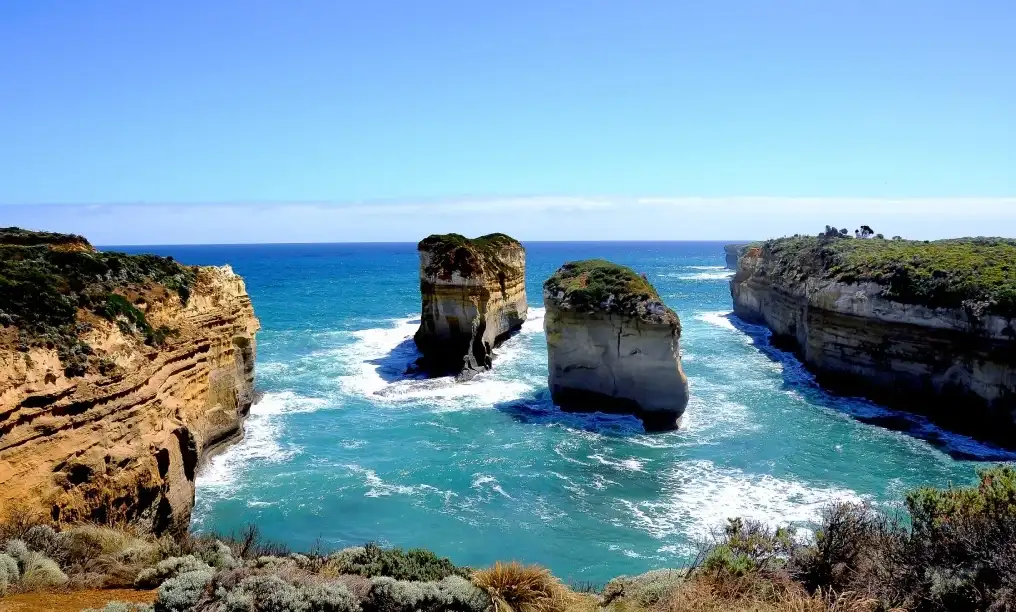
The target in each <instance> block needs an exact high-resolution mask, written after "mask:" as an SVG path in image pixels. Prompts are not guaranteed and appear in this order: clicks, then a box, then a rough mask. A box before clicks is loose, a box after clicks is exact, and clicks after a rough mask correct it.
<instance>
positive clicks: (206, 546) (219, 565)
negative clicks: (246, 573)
mask: <svg viewBox="0 0 1016 612" xmlns="http://www.w3.org/2000/svg"><path fill="white" fill-rule="evenodd" d="M193 554H194V556H196V557H197V558H198V559H200V560H201V561H204V562H205V563H207V564H208V565H210V566H212V567H213V568H215V569H217V570H230V569H235V568H237V567H240V562H239V561H237V560H236V558H235V557H233V550H232V549H231V548H230V547H229V546H227V545H226V544H225V543H223V542H222V541H221V540H212V541H210V542H205V543H202V544H200V545H198V546H197V547H196V548H195V550H194V553H193Z"/></svg>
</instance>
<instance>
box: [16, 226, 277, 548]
mask: <svg viewBox="0 0 1016 612" xmlns="http://www.w3.org/2000/svg"><path fill="white" fill-rule="evenodd" d="M0 270H2V273H0V276H3V277H5V278H6V280H7V281H8V283H7V285H6V287H5V288H4V293H3V295H2V296H0V314H2V318H0V519H2V518H3V516H2V515H3V514H5V513H9V512H10V511H13V510H15V509H18V508H20V509H24V510H26V511H28V512H30V513H45V514H46V515H47V516H49V517H50V518H52V519H53V520H56V521H59V522H66V523H77V522H82V521H98V522H112V523H133V524H135V525H137V526H139V527H141V528H143V529H146V530H151V531H154V532H156V533H162V532H175V533H182V532H185V531H186V530H187V529H188V527H189V524H190V514H191V509H192V507H193V504H194V479H195V473H196V470H197V469H198V468H199V466H200V464H201V462H202V461H203V460H204V459H205V458H206V457H207V456H208V454H209V453H210V452H211V451H212V450H213V449H215V448H216V447H218V446H221V445H222V444H224V443H226V442H229V441H230V440H233V439H236V438H238V437H239V436H240V434H241V433H242V421H243V418H244V416H246V414H247V413H248V411H249V409H250V406H251V403H252V402H253V399H254V355H255V333H256V332H257V330H258V327H259V325H258V320H257V318H255V316H254V310H253V308H252V306H251V301H250V297H249V296H248V295H247V291H246V289H245V288H244V282H243V279H242V278H240V277H239V276H237V275H236V274H234V273H233V271H232V270H231V269H229V267H228V266H224V267H221V268H217V267H201V268H197V267H192V266H183V265H180V264H179V263H176V262H174V261H173V260H172V259H168V258H161V257H155V256H150V255H125V254H122V253H99V252H96V251H95V250H94V249H93V248H91V245H89V244H88V242H87V241H85V240H84V239H83V238H81V237H78V236H65V235H59V234H45V233H39V232H27V231H25V230H18V229H16V228H6V229H0ZM5 511H6V512H5Z"/></svg>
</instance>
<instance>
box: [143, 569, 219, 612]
mask: <svg viewBox="0 0 1016 612" xmlns="http://www.w3.org/2000/svg"><path fill="white" fill-rule="evenodd" d="M206 567H207V566H206ZM211 581H212V570H211V569H205V570H196V571H191V572H186V573H182V574H180V575H179V576H176V577H175V578H170V579H169V580H167V581H165V582H163V583H162V586H160V587H159V595H158V598H157V599H156V600H155V611H154V612H187V611H189V610H190V609H191V608H193V607H194V606H195V605H196V604H197V603H198V600H199V599H201V595H202V594H203V593H204V591H205V587H206V586H208V583H210V582H211Z"/></svg>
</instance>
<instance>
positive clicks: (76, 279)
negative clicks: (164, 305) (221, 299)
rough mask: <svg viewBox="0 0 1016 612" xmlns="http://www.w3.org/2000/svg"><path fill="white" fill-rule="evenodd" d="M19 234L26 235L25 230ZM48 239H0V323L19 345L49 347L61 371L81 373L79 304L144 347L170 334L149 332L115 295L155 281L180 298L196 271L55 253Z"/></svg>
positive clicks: (160, 261) (163, 262) (157, 261)
mask: <svg viewBox="0 0 1016 612" xmlns="http://www.w3.org/2000/svg"><path fill="white" fill-rule="evenodd" d="M20 232H23V234H24V235H25V239H26V240H30V239H31V236H30V234H31V232H27V231H25V230H20ZM75 238H76V237H75ZM40 240H42V238H41V237H40ZM50 243H51V242H47V243H44V244H38V245H35V246H23V245H11V244H0V325H2V326H4V327H11V326H13V327H15V328H16V329H17V330H18V348H19V349H20V350H28V348H29V347H32V346H44V347H48V348H56V349H58V351H59V353H60V358H61V361H62V362H63V363H64V366H65V373H66V374H67V375H69V376H71V375H82V374H84V372H85V371H86V369H87V366H88V363H89V359H90V356H91V355H92V350H91V347H89V346H88V345H87V344H85V343H83V342H81V341H80V339H79V336H80V335H81V334H82V333H84V332H85V331H87V328H86V324H83V323H79V322H78V321H77V313H78V310H79V309H83V310H86V311H89V312H92V313H94V314H96V315H98V316H101V317H105V318H107V319H109V320H111V321H116V322H117V323H118V324H119V325H120V327H121V328H122V329H123V330H124V331H125V332H128V333H137V334H139V335H140V336H142V337H143V338H144V340H145V342H147V343H149V344H153V345H155V344H160V343H161V342H162V341H163V340H165V337H166V335H167V334H169V333H171V330H168V329H164V328H159V329H153V328H152V326H151V325H149V324H148V322H147V321H146V320H145V315H144V313H143V312H142V311H141V310H139V309H138V308H137V307H136V306H135V305H134V304H131V303H130V302H129V301H128V300H126V299H124V298H123V297H121V296H120V295H117V294H116V293H114V292H115V291H117V290H127V289H132V288H133V289H144V288H152V287H153V286H154V285H161V286H164V287H166V288H167V289H170V290H172V291H176V292H177V293H178V294H179V296H180V299H181V300H182V301H183V302H185V303H186V301H187V298H188V297H189V296H190V286H191V285H192V284H193V282H194V278H195V275H196V273H197V270H196V268H193V267H191V266H184V265H181V264H179V263H177V262H175V261H173V260H172V259H170V258H164V257H157V256H155V255H127V254H124V253H114V252H83V251H61V250H55V249H51V248H49V247H48V246H46V244H50Z"/></svg>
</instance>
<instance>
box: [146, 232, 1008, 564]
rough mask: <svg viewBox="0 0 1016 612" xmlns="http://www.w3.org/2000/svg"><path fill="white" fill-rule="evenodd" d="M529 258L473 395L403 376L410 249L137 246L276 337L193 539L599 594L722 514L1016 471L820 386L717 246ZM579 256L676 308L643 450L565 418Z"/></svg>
mask: <svg viewBox="0 0 1016 612" xmlns="http://www.w3.org/2000/svg"><path fill="white" fill-rule="evenodd" d="M527 249H528V259H527V262H528V293H529V301H530V307H531V308H530V313H529V317H530V318H529V320H528V321H527V322H526V324H525V326H524V327H523V329H522V331H521V333H519V334H518V335H516V336H515V337H514V338H512V339H511V340H510V341H508V342H507V343H506V344H505V345H504V346H502V347H501V348H500V350H498V351H497V356H496V358H495V362H494V364H495V365H494V369H493V370H492V371H491V372H488V373H486V374H484V375H482V376H480V377H478V378H477V379H475V380H474V381H472V382H469V383H464V384H456V383H454V382H453V381H452V380H451V379H436V380H407V379H405V378H403V376H402V373H403V372H404V371H405V369H406V366H407V365H408V364H409V363H410V362H411V361H412V360H413V359H414V358H415V356H416V351H415V348H414V347H413V344H412V340H411V336H412V334H413V332H414V331H415V329H416V326H417V324H418V308H419V287H418V279H417V261H418V260H417V254H416V251H415V247H414V245H411V244H388V245H267V246H265V245H259V246H207V247H206V246H202V247H145V248H132V249H130V250H132V251H153V252H157V253H160V254H171V255H173V256H175V257H176V258H177V259H179V260H181V261H183V262H186V263H198V264H223V263H229V264H232V265H233V267H234V268H235V269H236V271H237V272H238V273H240V274H242V275H243V276H244V277H245V278H246V281H247V288H248V290H249V292H250V294H251V296H252V298H253V301H254V307H255V309H256V311H257V314H258V316H259V317H260V319H261V323H262V326H263V329H262V331H261V332H260V334H259V336H258V362H257V387H258V390H259V391H261V392H263V397H262V399H261V400H260V401H259V402H258V403H257V404H256V405H255V406H254V407H253V409H252V411H251V416H250V418H249V420H248V421H247V425H246V437H245V439H244V440H243V441H242V442H241V443H239V444H238V445H236V446H234V447H232V448H231V449H229V450H228V451H226V452H225V453H224V454H222V455H219V456H217V457H215V458H214V459H213V461H212V462H211V463H210V465H208V466H207V467H206V468H205V469H204V470H203V471H202V472H201V473H200V474H199V477H198V489H197V507H196V510H195V523H194V524H195V528H196V529H197V530H204V531H207V530H217V531H224V532H229V531H231V530H234V529H237V528H239V527H241V526H243V525H244V524H245V523H248V522H250V521H256V522H257V523H258V525H259V526H260V527H261V529H262V531H263V532H264V533H265V534H266V535H267V536H268V537H270V538H272V539H276V540H280V541H284V542H287V543H289V544H290V545H291V546H292V547H294V548H297V549H300V548H309V547H311V546H313V545H314V544H315V543H316V542H318V541H320V543H321V544H322V545H324V546H325V547H336V548H337V547H343V546H349V545H357V544H362V543H364V542H366V541H372V540H373V541H378V542H382V543H384V544H388V545H397V546H403V547H413V546H421V547H426V548H430V549H432V550H434V551H436V552H438V553H440V554H442V555H447V556H450V557H451V558H452V559H453V560H454V561H456V562H458V563H463V564H469V565H476V566H482V565H486V564H489V563H491V562H492V561H494V560H495V559H519V560H522V561H526V562H538V563H542V564H545V565H547V566H549V567H551V568H552V569H553V570H554V572H555V573H556V574H558V575H559V576H562V577H563V578H566V579H568V580H573V581H590V582H603V581H605V580H607V579H609V578H611V577H612V576H615V575H618V574H622V573H634V572H640V571H644V570H647V569H651V568H656V567H663V566H674V565H675V564H680V563H681V562H682V561H683V560H685V559H687V558H688V556H689V555H690V554H691V552H692V551H693V550H694V543H695V542H696V540H697V539H699V538H701V537H703V536H704V535H706V534H707V533H708V532H709V530H710V529H712V528H715V527H716V526H718V525H720V524H722V522H723V520H724V518H725V517H728V516H735V515H736V516H746V517H754V518H758V519H763V520H767V521H772V522H789V523H791V524H794V525H797V526H802V527H804V526H806V525H807V524H808V523H809V521H812V520H814V519H815V518H816V516H817V512H818V511H819V509H820V508H821V507H822V505H823V504H825V503H827V502H829V501H830V500H833V499H852V500H869V501H871V502H874V503H879V504H892V503H895V502H898V501H899V500H900V499H901V496H902V494H903V492H904V491H906V490H907V489H908V488H911V487H914V486H916V485H921V484H932V485H940V486H941V485H947V484H949V483H950V482H952V483H967V482H968V481H970V480H971V479H972V477H973V474H974V469H975V467H976V466H977V465H978V461H983V460H1011V459H1013V458H1014V457H1013V456H1011V455H1010V454H1008V453H1005V452H1003V451H1000V450H997V449H994V448H992V447H990V446H987V445H982V444H979V443H977V442H975V441H973V440H970V439H968V438H964V437H962V436H956V435H952V434H949V433H946V432H943V431H941V430H939V429H937V428H935V427H933V426H931V425H929V424H927V423H925V422H924V421H922V420H920V419H916V418H909V417H905V416H904V415H900V414H897V413H894V412H891V411H888V410H885V409H882V408H879V407H878V406H875V405H873V404H870V403H867V402H864V401H859V400H852V399H844V398H835V397H832V396H829V395H827V394H825V393H823V392H822V391H821V390H819V389H818V388H817V387H816V386H815V385H814V384H813V382H812V380H811V378H810V377H809V376H808V375H807V373H806V372H804V371H803V370H802V369H801V367H800V365H799V364H798V362H797V361H796V360H794V359H793V358H792V357H790V356H788V355H787V354H785V353H782V352H780V351H777V350H775V349H772V348H771V347H770V346H769V344H768V341H767V337H766V332H765V330H763V329H761V328H758V327H753V326H748V325H744V324H742V323H740V322H739V321H737V320H736V319H733V318H732V317H730V316H729V312H730V296H729V292H728V286H727V281H728V279H729V274H730V273H729V271H727V270H725V269H723V267H722V266H723V250H722V244H720V243H534V244H529V245H527ZM586 257H605V258H608V259H611V260H614V261H617V262H619V263H624V264H627V265H630V266H632V267H633V268H635V269H636V270H638V271H639V272H644V273H646V274H647V275H648V276H649V278H650V280H651V281H652V282H653V283H654V284H655V285H656V287H657V288H658V290H659V292H660V294H661V295H662V296H663V298H664V300H665V301H666V302H667V303H668V304H669V305H670V306H672V307H673V308H674V309H675V310H676V311H677V312H678V313H679V315H680V316H681V319H682V321H683V325H684V335H683V338H682V346H683V353H684V354H683V359H684V367H685V370H686V372H687V374H688V377H689V379H690V384H691V392H692V400H691V402H690V404H689V406H688V411H687V413H686V417H685V427H684V428H683V429H682V430H681V431H678V432H673V433H666V434H654V435H646V434H644V433H643V432H642V430H641V427H640V426H639V423H638V421H636V420H634V419H631V418H628V417H619V416H606V415H571V414H564V413H561V412H560V411H558V410H556V409H555V408H554V407H553V405H552V404H551V403H550V401H549V394H548V392H547V389H546V376H547V358H546V347H545V339H544V335H543V309H542V304H541V300H542V296H541V292H540V284H541V282H542V281H543V279H545V278H546V277H547V276H549V275H550V274H551V273H552V272H553V271H554V270H555V269H556V268H557V267H558V266H559V265H561V264H562V263H564V262H565V261H568V260H572V259H578V258H586ZM886 424H889V425H892V426H893V428H892V429H890V428H887V427H884V426H883V425H886Z"/></svg>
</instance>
